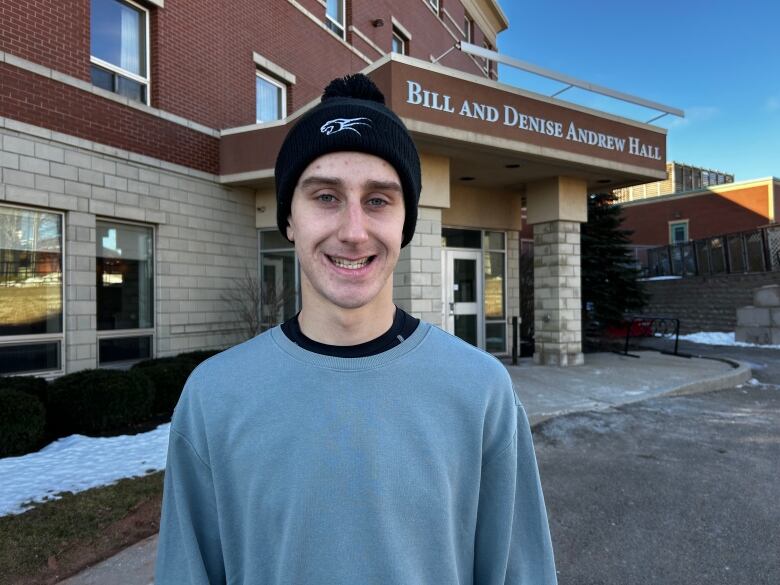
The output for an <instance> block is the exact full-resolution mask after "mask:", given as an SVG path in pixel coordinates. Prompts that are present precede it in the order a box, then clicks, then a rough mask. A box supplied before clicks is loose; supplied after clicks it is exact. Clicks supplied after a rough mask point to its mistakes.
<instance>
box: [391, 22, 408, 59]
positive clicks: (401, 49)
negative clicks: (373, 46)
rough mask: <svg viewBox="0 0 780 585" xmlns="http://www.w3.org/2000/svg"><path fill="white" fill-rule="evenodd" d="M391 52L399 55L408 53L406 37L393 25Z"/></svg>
mask: <svg viewBox="0 0 780 585" xmlns="http://www.w3.org/2000/svg"><path fill="white" fill-rule="evenodd" d="M392 48H393V53H398V54H399V55H408V54H409V52H408V51H409V45H408V41H407V40H406V37H404V35H403V34H402V33H401V31H399V30H398V29H397V28H395V27H393V47H392Z"/></svg>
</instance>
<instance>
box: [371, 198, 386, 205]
mask: <svg viewBox="0 0 780 585" xmlns="http://www.w3.org/2000/svg"><path fill="white" fill-rule="evenodd" d="M368 204H369V205H370V206H371V207H382V206H384V205H387V201H385V200H384V199H382V198H381V197H374V198H372V199H369V200H368Z"/></svg>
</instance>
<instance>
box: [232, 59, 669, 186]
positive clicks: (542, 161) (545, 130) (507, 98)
mask: <svg viewBox="0 0 780 585" xmlns="http://www.w3.org/2000/svg"><path fill="white" fill-rule="evenodd" d="M365 72H366V73H367V74H368V75H369V76H370V77H371V78H372V79H373V80H374V82H375V83H376V84H377V85H378V86H379V88H380V89H381V90H382V92H383V93H384V94H385V98H386V102H387V104H388V106H389V107H390V108H391V109H392V110H393V111H394V112H396V114H398V115H399V116H400V117H401V119H402V120H403V121H404V123H405V124H406V125H407V127H408V128H409V130H410V132H411V133H412V135H413V137H414V139H415V142H416V144H417V147H418V149H419V150H420V151H421V152H425V153H427V154H432V155H442V156H446V157H448V158H449V159H450V161H451V168H453V169H457V175H458V176H457V177H453V178H461V177H469V179H468V180H470V181H473V182H472V183H471V184H472V185H474V186H481V187H499V186H500V187H503V188H508V189H515V188H521V187H522V186H523V185H525V184H526V183H528V182H533V181H538V180H542V179H545V178H548V177H558V176H568V177H572V178H576V179H581V180H584V181H585V182H586V183H587V186H588V189H589V190H595V189H602V190H603V189H613V188H616V187H622V186H629V185H635V184H640V183H646V182H649V181H655V180H658V179H664V178H666V167H665V162H666V130H665V129H663V128H660V127H657V126H652V125H649V124H643V123H640V122H636V121H633V120H628V119H625V118H621V117H618V116H614V115H611V114H607V113H604V112H599V111H596V110H591V109H588V108H584V107H580V106H577V105H574V104H570V103H567V102H563V101H561V100H557V99H555V98H550V97H546V96H541V95H538V94H534V93H531V92H527V91H523V90H521V89H518V88H515V87H512V86H509V85H505V84H501V83H496V82H494V81H490V80H487V79H485V78H481V77H478V76H474V75H469V74H466V73H463V72H461V71H456V70H453V69H449V68H446V67H442V66H439V65H434V64H430V63H427V62H425V61H420V60H418V59H412V58H410V57H406V56H402V55H396V54H390V55H387V56H385V57H384V58H383V59H381V60H379V61H377V62H376V63H375V64H373V65H372V66H371V67H369V68H368V69H367V70H366V71H365ZM315 103H317V102H316V101H315V102H312V103H311V104H309V105H308V106H306V107H304V108H302V109H300V110H299V111H297V112H296V113H294V114H293V115H291V116H289V117H288V118H286V119H284V120H281V121H279V122H273V123H268V124H256V125H252V126H245V127H242V128H233V129H229V130H224V131H222V137H221V140H220V172H221V175H222V182H223V183H225V184H236V185H239V184H243V185H256V186H258V187H259V186H270V184H271V183H272V181H273V166H274V162H275V159H276V154H277V152H278V150H279V147H280V145H281V142H282V140H283V139H284V137H285V136H286V134H287V131H288V129H289V126H290V125H291V124H292V123H294V121H295V119H296V118H297V117H298V116H300V115H301V114H302V113H303V112H305V111H306V110H307V109H309V108H310V107H312V106H313V105H314V104H315Z"/></svg>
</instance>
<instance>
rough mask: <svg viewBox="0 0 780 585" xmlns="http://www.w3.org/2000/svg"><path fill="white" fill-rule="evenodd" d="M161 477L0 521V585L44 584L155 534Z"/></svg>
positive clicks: (43, 506)
mask: <svg viewBox="0 0 780 585" xmlns="http://www.w3.org/2000/svg"><path fill="white" fill-rule="evenodd" d="M162 486H163V472H161V471H160V472H157V473H152V474H149V475H146V476H144V477H138V478H130V479H123V480H121V481H119V482H117V483H116V484H113V485H110V486H103V487H99V488H93V489H90V490H86V491H83V492H79V493H77V494H72V493H67V494H64V495H63V497H62V498H61V499H58V500H52V501H49V502H45V503H42V504H38V505H36V506H35V507H34V508H32V509H30V510H28V511H27V512H25V513H24V514H20V515H17V516H4V517H2V518H0V585H6V584H7V585H11V584H14V585H23V584H25V585H26V584H32V583H40V584H50V583H56V582H57V581H59V580H61V579H64V578H66V577H68V576H70V575H72V574H74V573H76V572H78V571H79V570H81V569H83V568H85V567H87V566H89V565H92V564H94V563H96V562H98V561H100V560H102V559H104V558H107V557H109V556H111V555H112V554H114V553H116V552H118V551H119V550H121V549H122V548H124V547H126V546H129V545H130V544H133V543H135V542H137V541H139V540H142V539H143V538H146V537H147V536H150V535H152V534H154V533H156V532H157V530H158V529H159V518H160V502H161V500H162V490H163V487H162Z"/></svg>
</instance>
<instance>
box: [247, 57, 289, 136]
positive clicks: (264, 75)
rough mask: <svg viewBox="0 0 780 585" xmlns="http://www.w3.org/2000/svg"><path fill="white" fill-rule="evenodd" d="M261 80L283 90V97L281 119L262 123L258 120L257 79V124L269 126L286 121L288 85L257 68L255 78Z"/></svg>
mask: <svg viewBox="0 0 780 585" xmlns="http://www.w3.org/2000/svg"><path fill="white" fill-rule="evenodd" d="M258 77H259V78H260V79H262V80H263V81H266V82H268V83H270V84H271V85H274V86H276V87H278V88H279V89H281V90H282V95H281V98H280V99H281V106H282V107H281V117H279V118H277V119H276V120H263V121H260V120H258V119H257V100H258V97H259V96H258V94H257V80H256V79H255V124H269V123H271V122H278V121H279V120H284V119H285V118H286V117H287V85H286V84H285V83H283V82H281V81H279V80H278V79H276V78H274V77H272V76H270V75H268V74H267V73H265V72H264V71H263V70H262V69H260V68H259V67H257V68H256V69H255V78H258Z"/></svg>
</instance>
